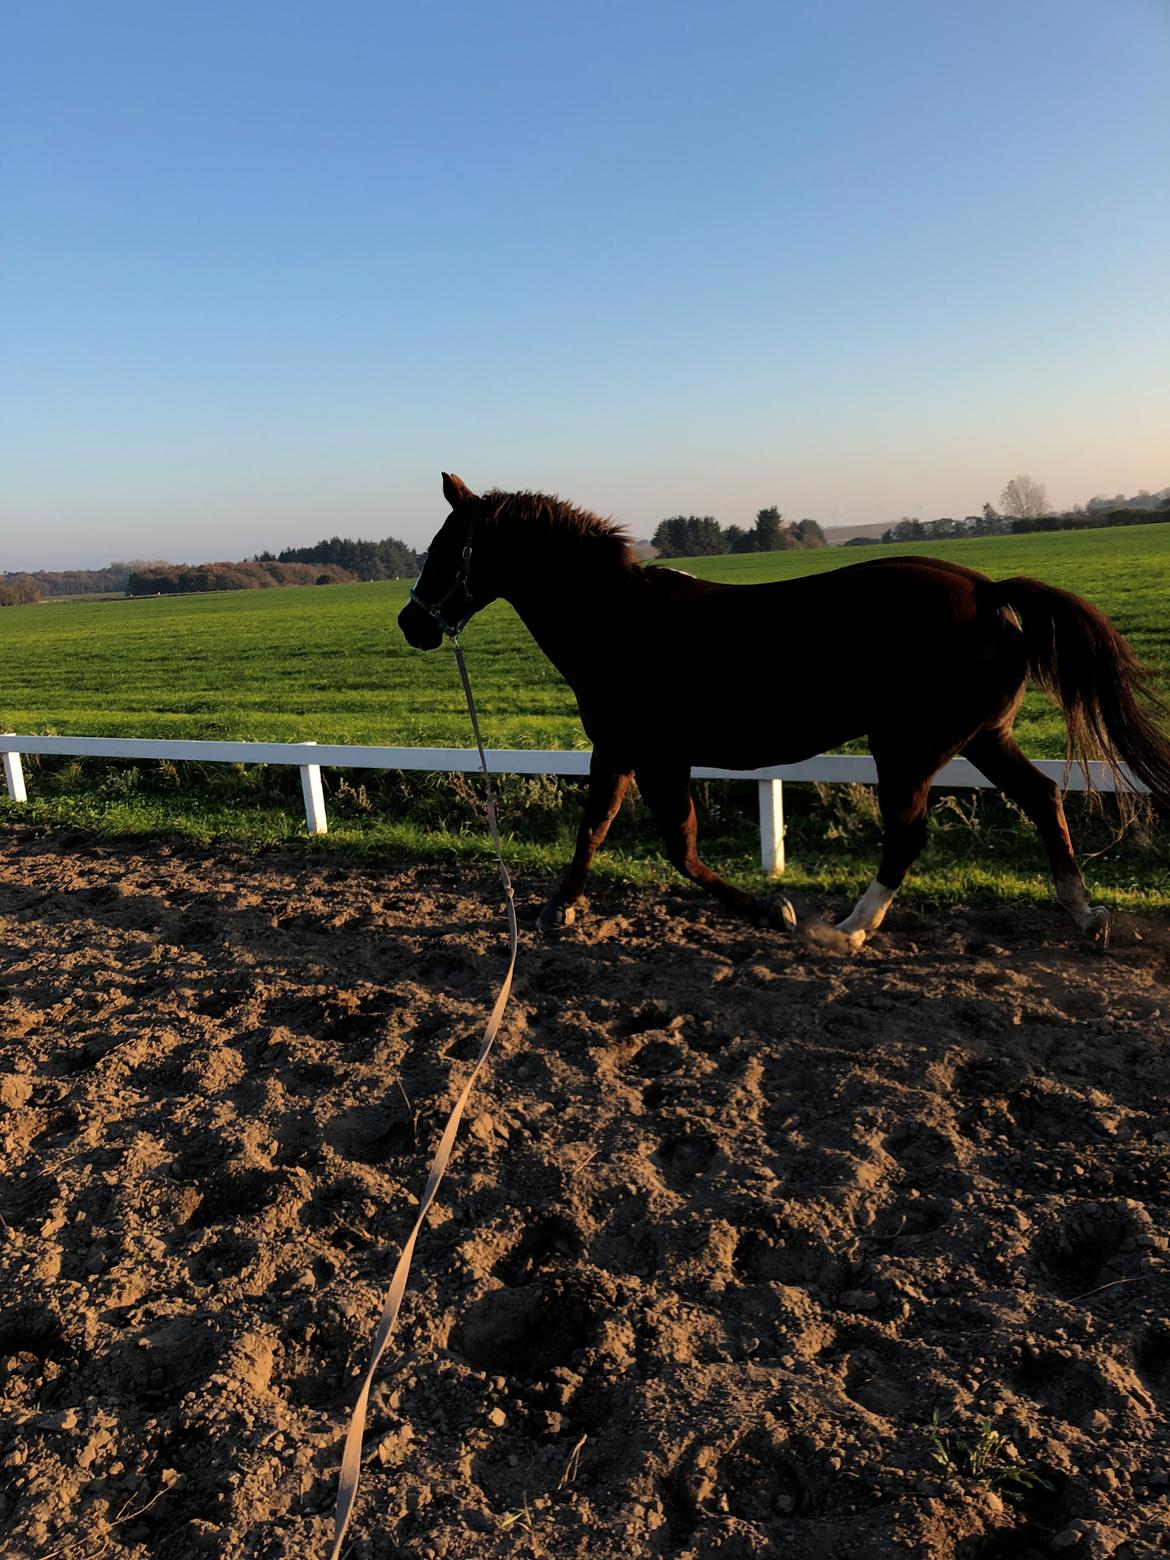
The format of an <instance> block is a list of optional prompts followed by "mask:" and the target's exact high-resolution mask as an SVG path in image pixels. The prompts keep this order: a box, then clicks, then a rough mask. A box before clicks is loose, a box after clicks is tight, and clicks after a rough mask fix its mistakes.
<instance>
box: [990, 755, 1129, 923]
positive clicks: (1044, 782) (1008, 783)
mask: <svg viewBox="0 0 1170 1560" xmlns="http://www.w3.org/2000/svg"><path fill="white" fill-rule="evenodd" d="M963 755H964V757H966V758H969V759H970V760H971V762H972V763H973V764H974V765H975V767H976V769H979V770H981V771H982V773H983V774H985V775H986V776H987V778H988V779H989V780H990V781H991V783H992V785H994V786H998V787H999V789H1000V790H1001V791H1002V792H1003V794H1004V795H1005V796H1007V797H1010V798H1011V800H1012V801H1013V802H1015V803H1016V804H1017V805H1018V806H1019V807H1021V808H1022V809H1023V811H1024V812H1025V813H1026V815H1027V816H1028V817H1029V818H1030V819H1031V820H1032V822H1033V823H1034V824H1035V825H1036V829H1037V831H1038V832H1039V835H1040V838H1041V840H1042V841H1043V843H1044V849H1045V850H1046V851H1047V852H1048V860H1049V863H1050V864H1051V867H1052V878H1053V881H1054V882H1055V884H1056V897H1057V899H1059V900H1060V902H1061V904H1062V905H1063V906H1064V908H1065V909H1066V910H1067V911H1068V913H1069V915H1071V916H1072V918H1073V920H1074V921H1075V922H1076V924H1077V926H1078V927H1079V928H1080V929H1081V931H1082V932H1084V933H1085V935H1086V936H1087V937H1092V938H1100V937H1104V936H1105V934H1106V931H1107V929H1108V926H1109V912H1108V910H1106V909H1105V908H1104V906H1102V905H1093V904H1090V902H1089V894H1088V890H1087V889H1086V888H1085V880H1084V878H1083V877H1082V876H1081V871H1080V868H1079V867H1078V866H1077V860H1076V857H1075V856H1074V855H1073V848H1072V841H1071V839H1070V838H1069V833H1068V824H1067V822H1066V821H1065V816H1064V803H1063V802H1062V801H1061V797H1060V787H1059V786H1058V785H1057V784H1056V782H1055V781H1053V780H1049V778H1048V776H1047V775H1043V774H1041V773H1040V771H1039V770H1038V769H1037V768H1036V766H1035V765H1034V764H1032V763H1031V762H1029V760H1028V759H1027V758H1026V757H1025V755H1024V753H1023V752H1022V751H1021V749H1020V745H1019V743H1018V742H1017V741H1016V739H1015V737H1014V736H1013V735H1012V734H1011V732H1010V731H1005V730H1003V728H996V729H993V730H991V731H981V732H980V733H979V735H978V736H977V737H974V738H973V739H972V740H971V741H970V742H968V744H967V746H966V747H965V748H964V749H963Z"/></svg>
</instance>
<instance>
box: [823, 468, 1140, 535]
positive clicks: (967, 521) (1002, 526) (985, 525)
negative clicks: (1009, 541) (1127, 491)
mask: <svg viewBox="0 0 1170 1560" xmlns="http://www.w3.org/2000/svg"><path fill="white" fill-rule="evenodd" d="M1166 520H1170V488H1163V489H1162V490H1161V491H1160V492H1158V493H1149V492H1147V491H1145V490H1144V489H1143V490H1142V492H1140V493H1137V494H1135V495H1134V496H1133V497H1132V498H1126V497H1125V495H1124V494H1122V493H1119V494H1118V495H1117V496H1116V498H1106V497H1105V495H1104V494H1098V495H1097V496H1096V497H1095V498H1091V499H1090V500H1089V501H1088V503H1087V504H1083V505H1082V504H1075V505H1074V506H1073V507H1072V509H1066V510H1054V509H1052V508H1051V507H1050V506H1049V503H1048V493H1047V490H1046V488H1045V486H1044V484H1043V483H1042V482H1037V481H1036V480H1035V479H1034V478H1033V477H1030V476H1028V475H1027V474H1025V473H1021V475H1019V476H1018V477H1013V478H1012V479H1011V481H1010V482H1009V483H1008V484H1007V485H1006V486H1005V488H1004V490H1003V492H1002V493H1001V494H1000V497H999V508H998V509H997V508H996V507H995V506H994V505H993V504H991V503H986V504H984V506H983V510H982V512H981V513H980V514H977V515H966V516H964V518H963V519H962V520H952V519H949V518H945V517H944V518H943V519H941V520H917V519H914V518H912V517H911V516H909V515H904V516H903V517H902V519H901V520H899V521H898V522H897V524H896V525H892V526H890V528H889V530H887V531H884V532H883V533H882V536H881V540H882V541H883V542H919V541H940V540H943V539H945V538H946V537H951V536H1020V535H1027V534H1028V533H1029V532H1033V531H1095V530H1103V529H1105V528H1106V527H1108V526H1114V525H1158V524H1161V523H1164V522H1165V521H1166ZM869 540H870V539H868V538H865V537H855V538H854V539H853V540H852V541H850V542H846V544H845V545H846V546H847V547H855V546H861V545H863V544H864V543H866V542H867V541H869Z"/></svg>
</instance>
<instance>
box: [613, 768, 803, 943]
mask: <svg viewBox="0 0 1170 1560" xmlns="http://www.w3.org/2000/svg"><path fill="white" fill-rule="evenodd" d="M638 789H639V791H641V793H642V800H643V801H644V802H645V803H646V805H647V807H649V809H650V811H651V812H652V813H653V814H654V818H655V820H656V822H657V824H658V827H659V828H660V829H661V830H662V839H663V842H664V844H665V846H666V854H667V856H668V857H669V859H670V862H671V865H672V866H675V867H677V868H678V870H679V871H680V872H681V873H682V874H683V876H684V877H688V878H690V880H691V882H692V883H698V884H699V886H700V887H701V888H705V889H706V890H707V891H708V893H711V894H714V895H715V897H716V899H718V900H719V902H720V903H721V904H724V905H726V906H727V908H728V909H729V910H732V911H734V912H735V914H736V915H741V916H744V917H745V918H746V919H747V920H749V921H753V922H757V923H758V922H761V921H763V922H772V923H773V924H775V925H778V926H779V925H789V924H791V922H792V920H793V919H794V918H793V917H792V913H791V906H789V905H788V904H787V901H786V900H785V901H783V902H781V903H780V904H779V905H776V904H774V903H773V902H772V901H771V900H769V899H756V898H754V897H753V896H752V895H751V894H747V893H745V892H744V890H743V889H742V888H736V886H735V885H734V883H729V882H728V881H727V879H726V878H721V877H720V876H719V874H718V872H713V871H712V870H711V868H710V867H709V866H708V865H707V863H706V862H705V861H703V860H702V859H701V858H700V856H699V852H698V848H697V846H696V843H695V841H696V825H695V804H694V802H693V801H692V799H691V772H690V770H689V769H684V768H668V769H667V768H664V769H659V768H656V767H655V768H651V769H644V768H639V769H638Z"/></svg>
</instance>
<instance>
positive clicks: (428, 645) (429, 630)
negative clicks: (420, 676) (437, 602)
mask: <svg viewBox="0 0 1170 1560" xmlns="http://www.w3.org/2000/svg"><path fill="white" fill-rule="evenodd" d="M398 626H399V628H400V629H401V630H402V637H403V638H404V639H405V640H406V642H407V644H408V645H410V646H411V647H412V648H413V649H415V650H437V649H438V648H439V646H440V645H441V644H442V643H443V630H442V629H441V628H440V627H439V625H438V624H437V623H436V622H435V620H434V618H433V617H431V615H430V613H429V612H424V611H423V609H422V608H421V607H420V606H416V604H415V603H414V602H413V601H408V602H407V603H406V605H405V606H404V607H403V609H402V611H401V612H400V613H399V614H398Z"/></svg>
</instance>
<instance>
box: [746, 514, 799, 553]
mask: <svg viewBox="0 0 1170 1560" xmlns="http://www.w3.org/2000/svg"><path fill="white" fill-rule="evenodd" d="M755 538H756V545H755V547H754V548H753V551H754V552H791V551H792V549H793V548H794V547H796V546H798V545H799V544H798V542H797V540H796V537H795V536H794V534H793V529H792V527H791V526H790V525H786V524H785V521H784V516H783V515H782V514H781V513H780V511H779V510H778V509H777V508H776V505H775V504H773V505H771V507H770V508H768V509H761V510H760V511H759V513H758V514H757V515H756V530H755Z"/></svg>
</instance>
